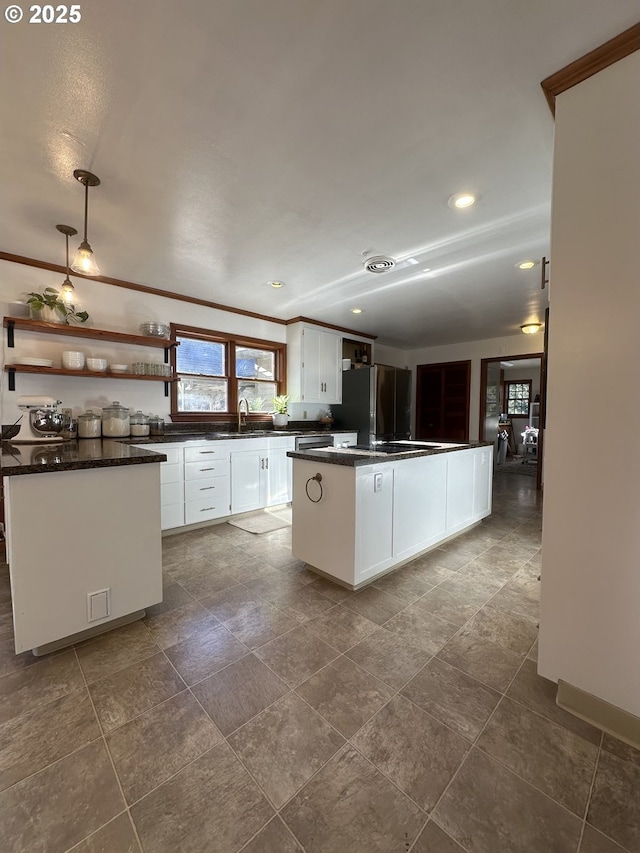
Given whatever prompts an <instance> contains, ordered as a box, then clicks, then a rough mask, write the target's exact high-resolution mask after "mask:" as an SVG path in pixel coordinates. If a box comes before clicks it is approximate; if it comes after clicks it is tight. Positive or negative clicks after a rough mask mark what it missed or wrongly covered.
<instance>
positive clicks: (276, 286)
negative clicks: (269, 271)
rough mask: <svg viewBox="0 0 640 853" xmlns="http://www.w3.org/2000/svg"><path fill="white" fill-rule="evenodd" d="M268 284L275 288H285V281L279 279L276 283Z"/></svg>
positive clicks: (269, 282) (270, 282)
mask: <svg viewBox="0 0 640 853" xmlns="http://www.w3.org/2000/svg"><path fill="white" fill-rule="evenodd" d="M267 284H269V285H271V287H275V288H279V287H284V281H279V280H278V279H275V280H274V281H268V282H267Z"/></svg>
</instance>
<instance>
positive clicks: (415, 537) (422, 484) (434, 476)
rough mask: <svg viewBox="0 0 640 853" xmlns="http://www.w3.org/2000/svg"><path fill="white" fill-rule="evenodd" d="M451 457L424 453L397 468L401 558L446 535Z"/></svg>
mask: <svg viewBox="0 0 640 853" xmlns="http://www.w3.org/2000/svg"><path fill="white" fill-rule="evenodd" d="M446 493H447V456H445V455H444V454H441V455H440V456H423V457H421V458H419V459H415V460H414V461H412V462H411V463H410V464H408V465H402V464H398V465H397V466H396V471H395V500H394V503H393V553H394V556H395V557H397V558H398V559H399V560H403V559H405V558H407V557H410V556H411V555H413V554H415V553H417V552H418V551H422V550H424V549H425V548H429V547H430V546H431V545H433V544H434V543H436V542H439V541H440V540H441V539H442V538H443V537H444V535H445V529H446V520H447V517H446V516H447V512H446V510H447V505H446V500H445V495H446Z"/></svg>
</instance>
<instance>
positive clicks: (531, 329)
mask: <svg viewBox="0 0 640 853" xmlns="http://www.w3.org/2000/svg"><path fill="white" fill-rule="evenodd" d="M541 328H542V323H525V324H524V325H523V326H520V329H521V330H522V331H523V332H524V333H525V335H535V333H536V332H538V331H540V329H541Z"/></svg>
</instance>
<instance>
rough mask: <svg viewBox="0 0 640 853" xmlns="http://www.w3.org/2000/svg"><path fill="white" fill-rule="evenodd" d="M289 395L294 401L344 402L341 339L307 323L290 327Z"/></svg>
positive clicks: (288, 340)
mask: <svg viewBox="0 0 640 853" xmlns="http://www.w3.org/2000/svg"><path fill="white" fill-rule="evenodd" d="M287 392H288V393H289V394H290V395H291V397H292V399H293V400H294V401H295V402H302V403H324V404H325V405H328V406H329V405H332V404H334V403H341V402H342V336H341V335H340V334H338V333H336V332H331V331H329V330H326V329H322V328H320V327H318V326H312V325H310V324H308V323H292V324H291V325H290V326H288V328H287Z"/></svg>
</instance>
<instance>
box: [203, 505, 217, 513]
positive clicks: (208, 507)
mask: <svg viewBox="0 0 640 853" xmlns="http://www.w3.org/2000/svg"><path fill="white" fill-rule="evenodd" d="M212 509H215V507H214V506H205V507H204V509H201V510H200V512H211V510H212Z"/></svg>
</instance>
